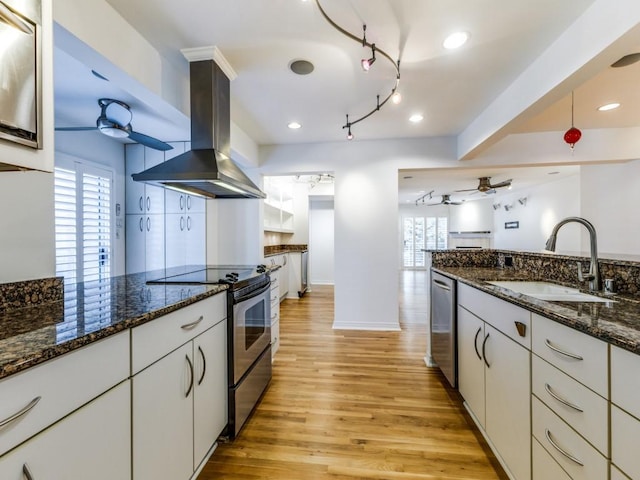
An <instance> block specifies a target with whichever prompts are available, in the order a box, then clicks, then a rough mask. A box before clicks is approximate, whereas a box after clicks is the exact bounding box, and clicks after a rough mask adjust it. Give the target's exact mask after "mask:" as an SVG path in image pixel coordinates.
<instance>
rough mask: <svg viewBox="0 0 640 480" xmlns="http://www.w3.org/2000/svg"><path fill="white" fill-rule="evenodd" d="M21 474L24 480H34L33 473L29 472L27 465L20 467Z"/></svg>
mask: <svg viewBox="0 0 640 480" xmlns="http://www.w3.org/2000/svg"><path fill="white" fill-rule="evenodd" d="M22 474H23V475H24V478H26V479H27V480H34V478H33V473H31V470H30V469H29V465H27V464H26V463H25V464H23V465H22Z"/></svg>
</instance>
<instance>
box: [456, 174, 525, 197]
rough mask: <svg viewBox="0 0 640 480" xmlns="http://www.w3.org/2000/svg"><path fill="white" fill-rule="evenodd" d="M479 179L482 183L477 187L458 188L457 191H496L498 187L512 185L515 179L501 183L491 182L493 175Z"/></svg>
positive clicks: (488, 192)
mask: <svg viewBox="0 0 640 480" xmlns="http://www.w3.org/2000/svg"><path fill="white" fill-rule="evenodd" d="M478 180H480V183H479V184H478V186H477V187H476V188H468V189H466V190H456V192H473V191H478V192H482V193H487V194H490V193H496V188H502V187H510V186H511V181H512V180H513V179H511V178H510V179H509V180H505V181H504V182H499V183H494V184H492V183H491V181H490V180H491V177H479V178H478Z"/></svg>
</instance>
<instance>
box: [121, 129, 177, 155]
mask: <svg viewBox="0 0 640 480" xmlns="http://www.w3.org/2000/svg"><path fill="white" fill-rule="evenodd" d="M129 138H130V139H131V140H133V141H134V142H138V143H140V144H141V145H144V146H145V147H149V148H153V149H154V150H162V151H163V152H166V151H167V150H171V149H172V148H173V147H172V146H171V145H169V144H168V143H165V142H163V141H161V140H158V139H157V138H153V137H150V136H149V135H145V134H143V133H139V132H134V131H131V133H130V134H129Z"/></svg>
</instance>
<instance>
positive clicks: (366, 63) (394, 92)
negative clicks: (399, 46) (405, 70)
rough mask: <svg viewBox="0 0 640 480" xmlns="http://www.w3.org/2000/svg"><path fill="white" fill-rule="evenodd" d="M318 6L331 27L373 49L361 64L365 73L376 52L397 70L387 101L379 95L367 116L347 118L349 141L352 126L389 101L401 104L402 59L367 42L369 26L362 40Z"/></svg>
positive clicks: (318, 0)
mask: <svg viewBox="0 0 640 480" xmlns="http://www.w3.org/2000/svg"><path fill="white" fill-rule="evenodd" d="M316 5H317V6H318V9H319V10H320V13H321V14H322V16H323V17H324V19H325V20H326V21H327V22H328V23H329V25H331V26H332V27H333V28H335V29H336V30H338V31H339V32H340V33H342V34H343V35H345V36H347V37H349V38H350V39H352V40H355V41H356V42H358V43H361V44H362V46H363V47H369V48H371V58H369V59H362V60H361V62H360V65H361V66H362V69H363V70H364V71H365V72H366V71H368V70H369V69H370V68H371V65H372V64H373V63H374V62H375V61H376V52H378V54H379V55H382V56H383V57H384V58H386V59H387V60H389V61H390V62H391V63H392V64H393V66H394V67H395V69H396V81H395V84H394V86H393V88H392V89H391V91H390V92H389V95H387V96H386V97H385V99H384V100H382V102H381V101H380V95H378V99H377V102H376V108H374V109H373V110H371V111H370V112H369V113H367V114H365V115H362V116H361V117H359V118H357V119H356V120H353V121H351V122H350V121H349V120H348V116H347V123H346V124H345V125H343V126H342V128H346V129H348V134H347V139H349V140H351V139H352V138H353V134H352V133H351V126H352V125H355V124H356V123H358V122H361V121H362V120H364V119H365V118H369V117H370V116H371V115H373V114H374V113H375V112H377V111H378V110H380V108H381V107H382V106H383V105H384V104H385V103H387V102H388V101H389V99H392V102H393V103H395V104H398V103H400V101H401V99H402V97H401V96H400V93H399V92H398V91H397V90H398V85H399V84H400V59H398V60H397V61H396V60H393V59H392V58H391V57H390V56H389V54H388V53H387V52H385V51H384V50H381V49H379V48H377V47H376V45H375V43H369V42H367V35H366V34H367V25H366V24H363V25H362V38H360V37H357V36H356V35H354V34H353V33H351V32H348V31H347V30H345V29H344V28H342V27H341V26H340V25H338V24H337V23H336V22H334V21H333V20H332V19H331V18H330V17H329V15H327V12H325V11H324V9H323V8H322V5H320V0H316Z"/></svg>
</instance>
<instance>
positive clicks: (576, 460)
mask: <svg viewBox="0 0 640 480" xmlns="http://www.w3.org/2000/svg"><path fill="white" fill-rule="evenodd" d="M544 434H545V436H546V437H547V440H548V441H549V443H550V444H551V445H552V446H553V448H555V449H556V450H558V451H559V452H560V453H561V454H562V455H564V456H565V457H567V458H568V459H569V460H571V461H572V462H574V463H577V464H578V465H580V466H581V467H584V463H582V462H581V461H580V460H578V459H577V458H576V457H574V456H573V455H571V454H569V453H567V452H565V451H564V450H563V449H561V448H560V447H559V446H558V444H557V443H556V442H554V441H553V438H552V437H551V432H550V431H549V429H548V428H545V429H544Z"/></svg>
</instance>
